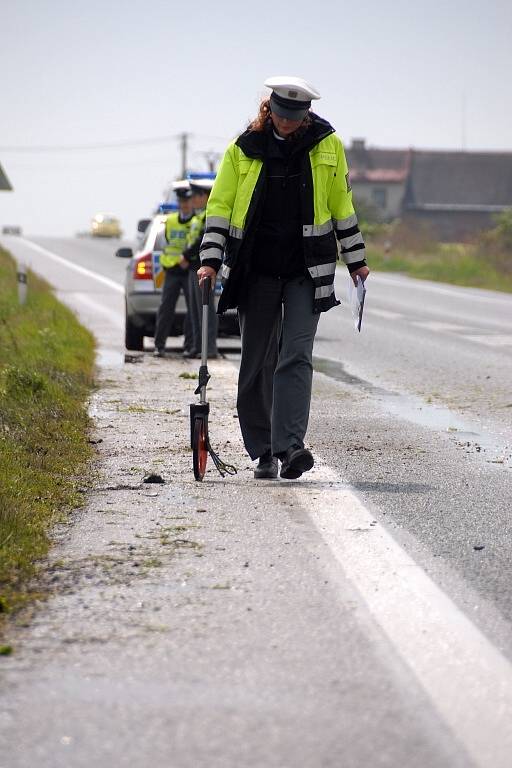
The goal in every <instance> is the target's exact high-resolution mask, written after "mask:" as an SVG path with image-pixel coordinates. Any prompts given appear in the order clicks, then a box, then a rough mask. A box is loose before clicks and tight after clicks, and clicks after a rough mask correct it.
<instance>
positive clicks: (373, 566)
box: [300, 467, 512, 768]
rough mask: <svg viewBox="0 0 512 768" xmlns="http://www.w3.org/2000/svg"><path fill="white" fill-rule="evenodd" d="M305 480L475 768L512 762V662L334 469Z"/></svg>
mask: <svg viewBox="0 0 512 768" xmlns="http://www.w3.org/2000/svg"><path fill="white" fill-rule="evenodd" d="M314 477H315V480H318V481H320V482H328V483H333V487H332V490H330V489H324V488H323V489H322V491H321V492H319V491H318V489H317V488H315V485H316V483H315V484H312V485H311V486H310V487H309V488H308V486H307V484H304V486H302V488H301V490H300V496H304V495H306V497H307V503H308V513H309V515H310V517H311V519H312V521H313V522H314V524H315V526H316V527H317V528H318V530H319V532H320V534H321V535H322V537H323V539H324V540H325V542H326V543H327V545H328V546H329V548H330V549H331V551H332V553H333V554H334V556H335V557H336V559H337V560H338V562H339V563H340V565H341V567H342V569H343V571H344V573H345V574H346V576H347V577H348V579H349V580H350V581H351V582H352V583H353V584H354V585H355V587H356V589H357V590H358V592H359V594H360V595H361V597H362V599H363V601H364V602H365V604H366V606H367V607H368V609H369V611H370V613H371V615H372V616H373V618H374V620H375V621H376V622H377V624H378V625H379V626H380V627H381V628H382V630H383V631H384V632H385V634H386V635H387V637H388V638H389V640H390V641H391V643H392V644H393V646H394V647H395V649H396V650H397V652H398V653H399V654H400V656H401V657H402V659H403V660H404V661H405V662H406V664H407V665H408V666H409V668H410V669H411V670H412V672H413V673H414V675H415V677H416V678H417V680H418V681H419V682H420V684H421V686H422V687H423V689H424V690H425V691H426V693H427V694H428V696H429V697H430V699H431V701H432V702H433V705H434V707H435V709H436V710H437V711H438V712H439V714H440V716H441V717H442V719H443V720H444V721H445V723H447V724H448V726H449V727H450V728H451V730H452V731H453V733H454V735H455V736H456V737H457V738H458V739H459V741H460V743H461V744H462V745H463V746H464V747H465V749H466V750H467V753H468V755H469V756H470V758H471V759H472V760H473V761H474V763H475V765H476V766H479V768H510V765H511V764H512V726H511V724H512V665H511V664H510V663H509V662H508V661H507V660H506V659H505V658H504V656H503V655H502V654H501V653H500V652H499V651H498V650H497V649H496V648H495V647H494V646H493V645H492V644H491V642H490V641H489V640H488V639H487V638H486V637H485V636H484V635H483V634H482V632H480V630H479V629H478V628H477V627H475V625H474V624H472V623H471V621H470V620H469V619H468V618H467V617H466V616H465V615H464V614H463V613H462V611H460V610H459V609H458V608H457V606H456V605H455V604H454V603H452V601H451V600H450V599H449V598H448V597H447V596H446V595H445V594H444V593H443V592H442V591H441V589H440V588H439V587H437V586H436V585H435V584H434V582H433V581H432V580H431V579H430V578H429V576H428V575H427V574H426V573H425V572H424V571H423V570H422V568H420V567H419V566H418V565H417V564H416V563H415V562H414V560H413V559H412V558H411V557H410V556H409V555H408V554H407V553H406V552H405V551H404V550H403V549H402V548H401V547H400V545H399V544H397V542H396V541H395V540H394V539H393V537H392V536H391V535H390V534H389V533H388V532H387V531H386V530H385V529H384V528H382V526H380V525H378V524H375V522H374V518H373V516H372V515H371V514H370V513H369V512H368V510H367V509H366V508H365V507H364V506H363V505H362V504H361V502H360V501H359V500H358V499H357V497H356V496H355V495H354V494H353V493H352V492H351V491H350V490H349V489H348V488H344V487H340V485H339V476H338V475H336V474H335V473H334V472H333V471H332V470H330V469H329V468H328V467H320V468H319V469H318V470H317V471H315V474H314ZM303 503H304V499H303Z"/></svg>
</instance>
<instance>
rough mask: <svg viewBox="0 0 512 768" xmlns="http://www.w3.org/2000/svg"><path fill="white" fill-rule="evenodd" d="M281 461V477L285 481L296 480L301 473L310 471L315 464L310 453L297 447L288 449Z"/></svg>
mask: <svg viewBox="0 0 512 768" xmlns="http://www.w3.org/2000/svg"><path fill="white" fill-rule="evenodd" d="M281 461H282V464H281V477H283V478H284V479H285V480H296V479H297V478H298V477H300V476H301V475H302V473H303V472H307V471H308V470H310V469H312V467H313V464H314V463H315V460H314V458H313V454H312V453H311V451H308V449H307V448H300V447H299V446H298V445H292V447H291V448H288V450H287V451H286V453H285V454H284V456H283V458H282V460H281Z"/></svg>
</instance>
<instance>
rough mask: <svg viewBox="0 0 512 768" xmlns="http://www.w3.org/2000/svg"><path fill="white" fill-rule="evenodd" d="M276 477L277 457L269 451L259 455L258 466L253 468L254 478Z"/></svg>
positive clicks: (273, 478)
mask: <svg viewBox="0 0 512 768" xmlns="http://www.w3.org/2000/svg"><path fill="white" fill-rule="evenodd" d="M276 478H277V459H276V457H275V456H272V454H271V453H270V451H266V453H264V454H263V456H260V458H259V461H258V466H257V467H256V469H255V470H254V479H255V480H275V479H276Z"/></svg>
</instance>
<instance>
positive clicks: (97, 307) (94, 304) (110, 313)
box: [57, 291, 124, 328]
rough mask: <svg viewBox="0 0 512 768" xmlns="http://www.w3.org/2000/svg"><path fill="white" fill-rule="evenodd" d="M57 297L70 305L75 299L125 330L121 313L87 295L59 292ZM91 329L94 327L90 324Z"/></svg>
mask: <svg viewBox="0 0 512 768" xmlns="http://www.w3.org/2000/svg"><path fill="white" fill-rule="evenodd" d="M57 297H58V298H59V299H60V301H62V302H63V303H65V304H68V306H69V304H70V303H71V302H70V299H74V300H75V301H77V302H80V304H84V305H85V306H86V307H89V309H92V310H93V311H94V312H95V313H98V312H99V313H100V314H101V315H104V316H105V317H107V318H108V319H109V321H110V322H111V323H112V324H113V325H116V326H117V327H119V328H124V317H123V315H122V314H120V313H119V312H116V311H115V310H113V309H110V308H109V307H106V306H105V305H104V304H100V302H99V301H96V300H95V299H93V298H91V296H89V295H88V294H86V293H71V294H70V293H69V292H68V293H62V294H61V293H59V291H57ZM89 327H90V328H91V327H92V325H91V323H89Z"/></svg>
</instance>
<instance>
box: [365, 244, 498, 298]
mask: <svg viewBox="0 0 512 768" xmlns="http://www.w3.org/2000/svg"><path fill="white" fill-rule="evenodd" d="M367 255H368V265H369V267H370V269H374V270H376V271H382V272H402V273H404V274H407V275H409V276H410V277H417V278H420V279H423V280H434V281H436V282H441V283H451V284H452V285H464V286H467V287H473V288H487V289H490V290H494V291H507V292H512V274H511V273H510V271H508V273H506V272H503V271H499V270H497V269H496V268H495V267H494V266H493V264H492V263H490V262H489V261H486V260H483V259H482V257H481V255H479V253H478V250H477V248H475V246H472V245H462V244H449V243H447V244H440V245H436V247H435V248H433V249H432V250H429V251H428V252H427V253H424V254H422V253H413V252H408V251H407V250H405V249H404V250H397V251H394V252H391V253H388V254H386V253H385V252H384V250H383V249H380V248H378V247H375V246H372V245H371V243H370V244H369V246H368V248H367Z"/></svg>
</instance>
